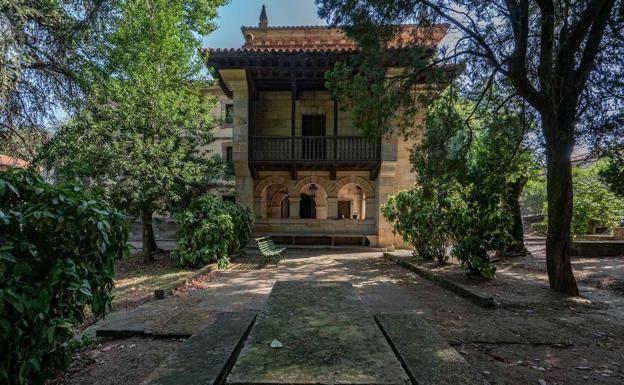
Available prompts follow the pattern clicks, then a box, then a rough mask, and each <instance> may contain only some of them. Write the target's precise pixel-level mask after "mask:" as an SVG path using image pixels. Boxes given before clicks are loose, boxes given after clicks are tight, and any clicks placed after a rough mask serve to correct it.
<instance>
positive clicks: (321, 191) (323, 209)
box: [295, 178, 327, 219]
mask: <svg viewBox="0 0 624 385" xmlns="http://www.w3.org/2000/svg"><path fill="white" fill-rule="evenodd" d="M320 179H322V178H320ZM312 180H315V179H310V180H309V181H308V183H305V184H304V183H301V184H300V183H297V185H296V186H300V188H299V190H298V195H299V202H300V204H301V203H302V202H304V203H306V205H304V206H300V209H303V207H308V204H311V205H312V210H313V214H312V215H306V216H304V218H306V217H307V218H312V219H327V190H326V189H325V186H323V185H321V184H316V183H314V182H312ZM312 185H314V187H315V189H316V191H315V193H314V196H312V195H311V194H310V192H311V191H310V187H311V186H312ZM295 191H297V190H295ZM308 201H312V202H309V203H308ZM300 211H301V210H300ZM300 214H301V213H300Z"/></svg>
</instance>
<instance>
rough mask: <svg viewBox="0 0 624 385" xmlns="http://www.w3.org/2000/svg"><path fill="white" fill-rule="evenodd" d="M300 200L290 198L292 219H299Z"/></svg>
mask: <svg viewBox="0 0 624 385" xmlns="http://www.w3.org/2000/svg"><path fill="white" fill-rule="evenodd" d="M299 199H300V198H299V197H288V205H289V206H290V208H289V209H288V212H289V213H290V218H291V219H298V218H299Z"/></svg>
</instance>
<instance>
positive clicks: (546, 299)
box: [53, 245, 624, 385]
mask: <svg viewBox="0 0 624 385" xmlns="http://www.w3.org/2000/svg"><path fill="white" fill-rule="evenodd" d="M530 247H531V250H532V251H533V252H534V253H535V254H534V255H533V256H531V257H523V258H517V259H512V260H505V261H501V262H500V263H499V264H498V272H497V277H498V278H497V280H496V281H494V282H482V281H476V280H467V279H466V278H465V276H464V275H463V274H462V273H456V272H453V273H451V274H455V275H456V277H457V279H459V280H465V281H466V282H467V284H469V285H474V286H476V287H478V288H479V290H483V291H487V292H490V293H492V295H494V296H495V299H496V301H497V303H498V306H497V307H496V308H494V309H483V308H480V307H478V306H476V305H474V304H473V303H471V302H469V301H467V300H465V299H463V298H460V297H458V296H456V295H455V294H453V293H451V292H449V291H447V290H445V289H443V288H441V287H439V286H436V285H434V284H433V283H431V282H429V281H426V280H424V279H422V278H420V277H418V276H416V275H415V274H413V273H411V272H410V271H407V270H406V269H404V268H401V267H399V266H397V265H395V264H393V263H391V262H388V261H386V260H384V259H383V258H382V256H381V253H371V252H368V253H363V252H362V253H337V252H336V251H327V250H325V251H321V250H319V251H296V250H292V251H289V252H288V259H286V260H285V261H283V262H282V263H281V264H280V266H279V268H273V267H270V268H266V269H262V270H256V269H255V267H254V264H253V261H251V260H239V261H236V262H235V263H234V264H233V266H232V268H231V269H230V270H228V271H224V272H220V273H218V274H214V275H212V276H209V277H207V278H205V279H203V280H199V281H197V282H196V283H194V284H193V285H191V286H190V287H187V288H186V289H184V290H180V291H179V292H178V296H177V298H171V299H170V301H169V302H168V301H167V300H164V301H160V303H159V304H158V305H157V306H155V307H154V308H155V310H154V311H155V312H158V307H162V308H166V307H170V306H172V303H175V304H176V306H181V304H184V303H188V304H189V305H188V306H197V307H200V308H202V309H208V310H210V311H239V310H252V311H258V310H259V309H262V307H263V306H264V303H265V301H266V298H267V295H268V293H269V292H270V290H271V287H272V286H273V283H274V282H275V281H276V280H302V279H307V280H347V281H350V282H352V283H353V285H354V286H355V288H356V290H357V291H358V294H359V295H360V297H361V298H362V299H363V301H364V303H365V304H366V305H367V307H368V309H369V310H370V312H371V313H402V312H414V313H417V314H419V315H421V316H422V317H423V318H424V319H426V320H427V321H428V322H429V323H430V324H431V325H432V326H433V327H434V328H435V329H436V330H437V331H438V332H439V333H440V334H441V335H442V336H443V337H444V338H445V339H446V340H447V341H448V342H449V343H450V344H451V345H452V346H453V347H454V348H455V349H457V351H458V352H460V353H461V354H462V355H463V356H464V357H465V358H466V360H467V361H468V362H469V363H470V364H471V365H472V366H473V368H474V369H475V370H476V371H479V372H480V373H482V374H483V375H484V377H486V378H487V379H488V381H489V382H490V383H491V384H539V385H543V384H622V383H624V296H623V295H622V292H621V291H620V290H619V289H618V288H619V287H620V285H621V284H622V282H623V279H624V277H623V274H622V272H623V271H624V258H605V259H592V260H587V261H586V260H575V261H574V267H575V272H576V274H577V276H578V277H579V286H580V288H581V292H582V296H583V297H582V298H576V299H569V298H565V297H563V296H560V295H557V294H555V293H553V292H552V291H551V290H550V289H549V288H548V285H547V281H546V276H545V267H544V266H545V262H544V257H543V250H542V251H540V247H542V248H543V246H540V245H530ZM185 301H186V302H185ZM180 343H181V342H180V341H178V340H176V341H163V340H152V339H140V338H131V339H122V340H116V341H108V342H103V343H102V345H101V346H100V347H96V348H95V349H93V350H92V351H91V352H92V353H90V352H89V351H87V352H86V353H83V354H82V355H80V356H79V357H78V358H77V359H76V360H75V361H74V364H73V365H72V368H71V369H70V370H69V371H68V372H67V373H66V374H65V375H64V376H63V377H62V378H59V379H58V380H57V381H56V382H53V383H54V384H55V385H61V384H72V385H73V384H102V385H105V384H106V385H108V384H120V385H121V384H128V385H131V384H138V383H140V381H139V380H140V379H142V378H144V377H145V376H146V375H147V373H148V372H149V371H150V370H151V369H153V367H155V366H157V365H158V363H159V362H160V361H162V360H164V358H165V357H166V356H167V355H168V354H169V353H170V352H171V351H172V350H173V349H174V348H175V347H176V346H177V345H178V344H180ZM110 344H113V345H114V344H121V345H124V346H125V347H124V348H123V349H118V348H110V349H108V350H105V349H107V348H108V347H109V346H111V345H110ZM161 344H162V345H161ZM129 345H135V346H134V347H133V348H128V346H129ZM94 353H95V354H96V356H95V357H92V355H93V354H94ZM139 354H143V355H141V356H139ZM131 372H132V373H134V374H130V373H131Z"/></svg>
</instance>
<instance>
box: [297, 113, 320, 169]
mask: <svg viewBox="0 0 624 385" xmlns="http://www.w3.org/2000/svg"><path fill="white" fill-rule="evenodd" d="M301 135H302V136H304V137H305V136H308V137H309V138H303V140H302V141H303V143H302V155H303V159H304V160H324V159H325V138H324V136H325V115H303V116H302V117H301Z"/></svg>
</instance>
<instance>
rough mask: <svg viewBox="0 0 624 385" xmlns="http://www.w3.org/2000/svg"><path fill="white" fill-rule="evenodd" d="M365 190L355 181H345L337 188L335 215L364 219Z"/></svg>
mask: <svg viewBox="0 0 624 385" xmlns="http://www.w3.org/2000/svg"><path fill="white" fill-rule="evenodd" d="M367 198H368V197H367V196H366V192H365V191H364V189H363V188H362V186H360V185H359V184H357V183H347V184H345V185H344V186H342V187H341V188H340V190H338V207H337V217H338V218H345V219H366V217H367V215H366V214H367V212H366V204H367Z"/></svg>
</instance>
